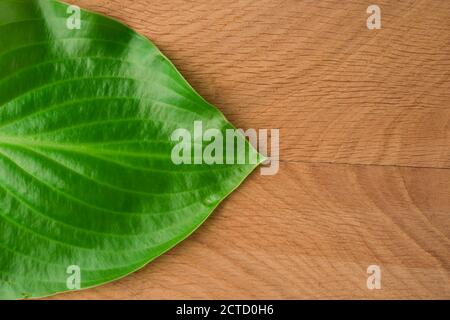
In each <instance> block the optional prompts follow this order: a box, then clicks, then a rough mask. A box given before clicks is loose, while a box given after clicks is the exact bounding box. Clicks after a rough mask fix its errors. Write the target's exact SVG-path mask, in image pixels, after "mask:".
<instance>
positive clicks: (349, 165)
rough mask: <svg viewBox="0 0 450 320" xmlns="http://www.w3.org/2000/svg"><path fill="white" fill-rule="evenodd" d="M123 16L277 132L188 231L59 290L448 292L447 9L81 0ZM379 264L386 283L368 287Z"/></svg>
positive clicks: (217, 98)
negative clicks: (254, 165)
mask: <svg viewBox="0 0 450 320" xmlns="http://www.w3.org/2000/svg"><path fill="white" fill-rule="evenodd" d="M69 2H71V3H74V4H77V5H79V6H81V7H83V8H87V9H91V10H94V11H97V12H101V13H104V14H107V15H110V16H113V17H116V18H117V19H119V20H121V21H123V22H125V23H127V24H128V25H130V26H131V27H132V28H134V29H136V30H138V31H139V32H140V33H142V34H144V35H145V36H147V37H148V38H150V39H151V40H153V41H154V42H155V43H156V44H157V45H158V46H159V48H160V49H161V50H162V51H163V52H164V53H165V54H166V55H167V56H168V57H169V58H170V59H171V60H172V61H173V62H174V64H175V65H176V66H177V68H178V69H179V70H180V71H181V72H182V73H183V75H184V76H185V77H186V78H187V79H188V81H189V82H190V83H191V84H192V85H193V87H194V88H196V89H197V91H198V92H199V93H200V94H201V95H203V96H204V97H205V98H206V99H207V100H208V101H210V102H211V103H213V104H215V105H216V106H218V107H219V108H220V109H221V110H222V111H223V112H224V114H225V115H226V116H227V117H228V118H229V119H230V120H231V121H232V122H233V123H234V124H235V125H236V126H238V127H241V128H256V129H259V128H279V129H280V143H281V145H280V161H281V165H280V171H279V173H278V174H277V175H275V176H261V175H260V174H259V172H258V171H257V172H255V173H254V174H252V176H250V177H249V179H248V180H247V181H246V182H245V183H244V184H243V185H242V186H241V187H240V188H239V189H238V190H237V191H236V192H235V193H234V194H232V195H231V196H230V197H229V198H228V199H227V200H225V201H224V203H223V204H222V205H221V206H220V207H219V208H218V209H217V210H216V212H215V213H214V214H213V215H212V217H211V218H210V219H209V220H208V221H207V222H206V223H205V224H204V225H203V226H202V227H201V228H200V229H199V230H198V231H197V232H196V233H195V234H194V235H193V236H192V237H190V238H189V239H188V240H186V241H185V242H183V243H182V244H180V245H179V246H177V247H176V248H174V249H173V250H171V251H170V252H169V253H167V254H166V255H164V256H162V257H160V258H158V259H157V260H156V261H154V262H153V263H151V264H149V265H148V266H146V267H145V268H144V269H142V270H141V271H139V272H136V273H134V274H132V275H130V276H128V277H126V278H124V279H122V280H119V281H116V282H113V283H111V284H108V285H105V286H101V287H98V288H94V289H90V290H85V291H81V292H71V293H67V294H62V295H57V296H55V297H53V299H84V298H96V299H117V298H119V299H120V298H127V299H160V298H162V299H165V298H187V299H189V298H215V299H220V298H265V299H278V298H288V299H307V298H377V299H382V298H437V299H443V298H446V299H448V298H450V37H449V34H450V33H449V32H450V2H449V1H434V0H421V1H420V0H404V1H394V0H391V1H386V0H383V1H381V0H379V1H377V2H376V4H377V5H379V6H380V8H381V17H382V28H381V29H380V30H368V29H367V27H366V19H367V17H368V14H367V13H366V9H367V7H368V6H369V5H370V4H372V2H367V1H362V0H352V1H337V0H327V1H316V0H314V1H313V0H305V1H298V0H286V1H282V0H277V1H273V0H258V1H251V0H239V1H236V0H233V1H232V0H220V1H205V0H203V1H183V0H171V1H159V2H155V1H150V0H95V1H94V0H71V1H69ZM373 264H375V265H378V266H380V269H381V274H382V280H381V289H380V290H369V289H368V288H367V286H366V281H367V277H368V274H367V267H368V266H369V265H373Z"/></svg>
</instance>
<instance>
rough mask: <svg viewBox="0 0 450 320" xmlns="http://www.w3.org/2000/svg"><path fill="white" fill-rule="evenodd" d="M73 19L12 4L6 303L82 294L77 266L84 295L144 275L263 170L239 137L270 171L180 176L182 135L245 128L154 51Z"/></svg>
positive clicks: (2, 168) (3, 27)
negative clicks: (176, 157) (175, 157)
mask: <svg viewBox="0 0 450 320" xmlns="http://www.w3.org/2000/svg"><path fill="white" fill-rule="evenodd" d="M68 12H69V13H68ZM73 14H75V13H74V11H68V5H67V4H63V3H60V2H55V1H49V0H0V298H7V299H10V298H11V299H15V298H21V297H22V298H23V297H40V296H46V295H50V294H54V293H57V292H62V291H67V290H68V289H73V287H70V286H68V283H67V282H68V279H69V285H70V284H71V283H72V282H70V281H72V280H73V279H72V278H71V277H72V276H76V275H77V272H75V271H74V270H75V269H73V268H76V267H79V270H80V276H81V288H87V287H92V286H96V285H100V284H103V283H106V282H109V281H112V280H115V279H117V278H120V277H123V276H125V275H127V274H129V273H131V272H133V271H135V270H137V269H139V268H141V267H143V266H144V265H145V264H147V263H148V262H149V261H151V260H153V259H154V258H156V257H158V256H159V255H161V254H162V253H164V252H165V251H167V250H169V249H170V248H172V247H173V246H175V245H176V244H177V243H179V242H180V241H182V240H183V239H185V238H186V237H187V236H188V235H190V234H191V233H192V232H193V231H194V230H195V229H196V228H197V227H198V226H199V225H200V224H201V223H202V222H203V221H205V219H206V218H207V217H208V216H209V215H210V213H211V212H212V211H213V210H214V208H215V207H216V206H217V205H218V204H219V203H220V202H221V201H222V200H223V199H224V198H225V197H226V196H227V195H228V194H230V193H231V192H232V191H233V190H234V189H235V188H236V187H237V186H238V185H239V184H240V183H241V182H242V181H243V180H244V179H245V177H246V176H247V175H248V174H250V172H251V171H252V170H253V169H254V168H255V167H256V166H257V164H258V163H260V162H261V161H262V160H263V159H262V156H260V155H259V154H257V152H256V151H255V149H253V148H252V147H250V146H249V144H248V142H247V141H246V140H245V138H244V137H243V136H242V135H239V136H238V138H237V140H240V141H242V140H245V142H244V143H245V146H246V149H247V153H250V154H252V155H257V163H248V161H247V163H248V164H213V165H208V164H205V163H202V164H184V165H176V164H175V163H174V162H173V161H172V159H171V152H172V150H173V148H174V147H175V145H177V142H176V141H173V139H171V135H172V133H173V132H174V131H175V130H177V129H179V128H185V129H187V130H188V131H189V133H191V134H194V122H195V121H201V122H202V125H203V130H204V131H205V130H207V129H218V130H220V132H221V133H223V134H225V132H226V130H227V129H234V127H233V126H232V125H231V124H230V123H229V122H228V121H227V120H226V119H225V117H224V116H223V115H222V114H221V113H220V111H219V110H218V109H216V108H215V107H214V106H212V105H211V104H209V103H208V102H206V101H205V100H204V99H203V98H201V97H200V96H199V95H198V94H197V93H196V92H195V91H194V90H193V89H192V88H191V87H190V86H189V84H188V83H187V82H186V81H185V80H184V79H183V77H182V76H181V75H180V73H179V72H178V71H177V70H176V69H175V67H174V66H173V65H172V63H171V62H170V61H169V60H168V59H167V58H166V57H165V56H164V55H163V54H162V53H161V52H160V51H159V50H158V49H157V48H156V47H155V45H153V44H152V43H151V42H150V41H149V40H147V39H146V38H144V37H143V36H141V35H139V34H137V33H135V32H134V31H132V30H131V29H129V28H128V27H126V26H124V25H123V24H121V23H119V22H117V21H114V20H112V19H109V18H107V17H104V16H101V15H98V14H95V13H91V12H87V11H83V10H82V11H81V15H80V17H81V25H80V29H77V28H75V29H73V28H69V27H68V24H67V23H68V18H70V19H71V18H73V17H75V18H76V16H73ZM180 49H182V48H180ZM197 138H198V137H197ZM201 143H202V141H201V139H200V140H198V139H197V140H195V144H194V145H193V146H192V150H194V149H195V148H196V146H198V144H200V147H201ZM236 145H237V143H236ZM192 150H191V151H192ZM233 151H236V152H235V159H236V158H237V157H238V156H241V155H242V152H245V150H244V151H242V150H240V149H235V150H233ZM247 155H248V154H247ZM195 156H198V154H196V155H195ZM192 157H194V154H192ZM223 157H224V158H225V155H224V156H223ZM192 263H195V261H193V262H192ZM70 266H76V267H70ZM73 284H74V285H75V288H77V287H76V280H74V282H73Z"/></svg>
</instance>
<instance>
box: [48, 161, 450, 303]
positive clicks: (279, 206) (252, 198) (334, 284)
mask: <svg viewBox="0 0 450 320" xmlns="http://www.w3.org/2000/svg"><path fill="white" fill-rule="evenodd" d="M449 179H450V170H446V169H415V168H394V167H391V168H387V167H373V166H348V165H328V164H324V165H317V164H299V163H295V164H293V163H290V164H287V163H285V164H282V166H281V170H280V173H279V174H278V175H277V176H273V177H267V176H260V175H258V174H257V173H255V174H254V175H253V176H252V179H249V180H248V181H247V182H245V183H244V185H243V187H242V188H239V189H238V190H237V191H236V193H235V194H233V195H232V196H231V197H230V198H229V199H228V200H226V201H225V203H224V204H223V205H222V206H221V207H220V208H219V209H218V210H217V211H216V212H215V213H214V214H213V216H212V217H211V218H210V219H209V220H208V221H207V222H206V223H205V224H204V226H202V227H201V228H200V229H199V230H198V231H197V232H196V233H195V234H194V235H193V236H192V237H191V238H190V239H189V240H187V241H185V242H184V243H183V244H181V245H179V246H178V247H176V248H175V249H173V250H171V251H170V252H169V253H168V254H166V255H164V256H163V257H160V258H158V259H157V260H156V261H155V262H153V263H151V264H150V265H148V266H147V267H145V268H144V269H143V270H141V271H139V272H137V273H135V274H133V275H131V276H129V277H127V278H125V279H122V280H119V281H117V282H114V283H112V284H108V285H105V286H101V287H98V288H94V289H91V290H87V291H83V292H76V293H70V294H64V295H59V296H56V298H131V299H144V298H267V299H271V298H300V299H303V298H449V297H450V259H449V254H450V239H449V236H450V224H449V223H450V221H449V219H448V213H449V211H450V199H449V197H448V195H449V194H450V185H449V183H448V181H449ZM429 190H433V194H431V195H430V193H429ZM372 264H376V265H379V266H380V268H381V272H382V273H381V274H382V288H381V290H369V289H367V286H366V280H367V277H368V274H367V273H366V271H367V267H368V266H369V265H372Z"/></svg>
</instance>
